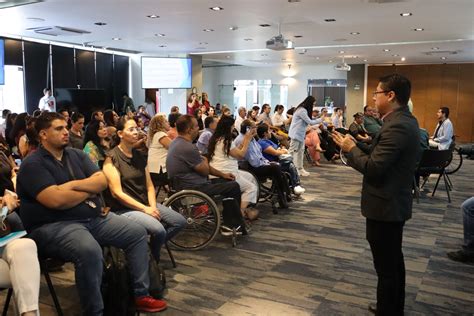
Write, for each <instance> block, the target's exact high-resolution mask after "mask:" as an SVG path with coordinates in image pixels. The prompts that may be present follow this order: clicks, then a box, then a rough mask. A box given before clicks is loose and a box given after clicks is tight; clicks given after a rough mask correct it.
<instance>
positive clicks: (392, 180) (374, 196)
mask: <svg viewBox="0 0 474 316" xmlns="http://www.w3.org/2000/svg"><path fill="white" fill-rule="evenodd" d="M410 92H411V83H410V81H409V80H408V79H407V78H405V77H403V76H401V75H399V74H393V75H388V76H385V77H382V78H380V80H379V84H378V86H377V89H376V91H374V92H373V99H374V102H375V106H376V107H377V109H378V111H379V112H380V115H382V120H383V121H384V124H383V125H382V128H381V129H380V132H379V133H378V135H377V136H376V137H375V139H374V140H373V143H372V147H371V148H370V150H369V152H368V153H367V152H364V151H362V150H361V149H360V148H359V147H357V146H356V143H355V141H354V138H353V137H352V136H350V135H345V136H343V135H342V134H340V133H337V132H334V134H333V138H334V141H335V142H336V143H337V144H338V145H339V147H341V149H342V150H343V151H344V152H345V153H346V157H347V161H348V163H349V165H350V166H351V167H353V168H354V169H356V170H358V171H359V172H360V173H362V174H363V175H364V178H363V183H362V199H361V209H362V215H363V216H365V217H366V237H367V240H368V242H369V244H370V249H371V251H372V256H373V261H374V266H375V271H376V272H377V277H378V283H377V305H376V306H375V305H374V304H370V305H369V310H370V311H372V312H374V313H376V314H377V315H403V310H404V305H405V263H404V259H403V252H402V237H403V227H404V225H405V221H407V220H409V219H410V218H411V215H412V203H413V196H412V186H413V176H414V173H415V168H416V163H417V161H418V157H419V155H420V153H421V152H420V133H419V127H418V122H417V120H416V118H415V117H414V116H413V115H412V114H411V113H410V111H409V110H408V105H407V103H408V99H409V98H410Z"/></svg>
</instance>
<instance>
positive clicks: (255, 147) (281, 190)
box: [234, 120, 291, 206]
mask: <svg viewBox="0 0 474 316" xmlns="http://www.w3.org/2000/svg"><path fill="white" fill-rule="evenodd" d="M252 128H255V123H254V122H252V121H250V120H245V121H243V122H242V124H241V125H240V134H239V136H237V138H236V139H235V140H234V145H235V147H240V146H242V145H243V143H244V137H245V134H246V133H247V130H251V129H252ZM244 160H245V161H247V162H248V163H249V167H250V171H251V172H252V173H254V174H255V175H256V176H257V177H268V178H271V179H272V181H273V182H274V183H275V185H276V188H277V194H278V200H279V204H280V206H283V205H285V204H286V203H285V202H284V199H288V198H289V197H290V194H291V192H290V188H289V186H288V184H287V181H286V179H285V175H284V174H283V173H282V170H281V167H280V165H279V164H278V163H276V162H273V163H272V162H270V161H269V160H268V159H266V158H265V157H263V155H262V149H261V147H260V145H259V144H258V143H257V141H256V140H255V139H252V140H251V141H250V144H249V148H248V150H247V153H246V154H245V157H244Z"/></svg>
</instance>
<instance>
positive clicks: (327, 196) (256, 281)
mask: <svg viewBox="0 0 474 316" xmlns="http://www.w3.org/2000/svg"><path fill="white" fill-rule="evenodd" d="M309 171H310V172H311V176H310V177H307V178H303V185H304V187H305V188H306V189H307V191H306V193H305V194H304V198H301V199H299V200H297V201H294V202H292V203H291V205H290V209H289V210H281V211H280V213H279V214H277V215H274V214H272V212H271V209H270V208H269V207H268V206H265V205H264V206H262V207H261V211H262V212H261V213H262V214H261V218H260V219H259V220H258V221H257V222H255V224H254V225H253V228H252V231H251V234H250V236H248V237H242V238H240V239H239V241H238V245H237V247H236V248H232V246H231V242H230V240H229V239H227V238H224V237H221V236H218V237H217V238H216V240H215V241H214V242H213V243H212V244H211V245H210V246H209V247H208V248H206V249H204V250H201V251H196V252H191V251H188V252H183V251H174V255H175V257H176V260H177V263H178V267H177V268H175V269H173V268H172V267H171V263H170V261H169V257H168V255H167V254H166V253H165V252H163V256H162V257H163V264H164V267H165V269H166V273H167V279H168V286H169V288H168V290H167V294H166V299H167V301H168V304H169V308H168V310H167V311H165V312H163V313H162V314H163V315H189V314H197V315H368V314H369V312H368V311H367V304H368V303H369V302H373V301H375V291H376V287H375V286H376V277H375V272H374V269H373V265H372V256H371V253H370V249H369V246H368V243H367V241H366V240H365V219H364V218H363V217H362V216H361V215H360V206H359V201H360V190H361V176H360V175H359V174H358V173H357V172H356V171H354V170H352V169H351V168H349V167H345V166H343V165H341V164H340V163H339V164H336V165H334V164H329V163H324V164H323V166H322V167H320V168H309ZM473 174H474V161H470V160H468V161H465V162H464V164H463V166H462V169H461V170H460V171H458V172H457V173H456V174H454V175H453V176H452V177H451V179H452V182H453V184H454V189H453V191H452V196H451V198H452V203H451V204H448V202H447V196H446V192H445V191H444V185H441V186H440V188H439V190H438V191H437V192H436V195H435V197H431V194H429V195H424V196H423V197H422V198H421V199H420V203H419V204H416V202H415V204H414V214H413V218H412V219H411V220H410V221H408V222H407V224H406V226H405V234H404V241H403V250H404V254H405V260H406V268H407V287H406V308H405V310H406V314H407V315H473V312H474V265H466V264H461V263H456V262H453V261H450V260H449V259H448V258H447V257H446V252H447V251H451V250H457V249H458V248H459V247H460V244H461V243H462V217H461V211H460V204H461V203H462V202H463V201H464V200H465V199H467V198H468V197H470V196H472V195H473V192H474V185H473V181H472V175H473ZM434 183H435V179H433V178H430V181H429V182H428V184H427V185H426V188H427V189H428V190H432V188H433V187H434ZM52 277H53V283H54V284H55V288H56V290H57V292H58V293H59V296H60V302H61V304H62V306H63V308H64V310H65V315H78V314H79V306H78V298H77V293H76V289H75V286H74V272H73V269H72V267H71V266H70V265H68V266H66V269H65V270H64V271H63V272H59V273H53V274H52ZM4 296H5V292H3V293H2V300H3V298H4ZM40 301H41V306H40V308H41V314H42V315H55V313H54V309H53V308H52V306H51V305H52V301H51V298H50V296H49V293H48V290H47V287H46V286H45V284H42V287H41V298H40ZM12 310H13V309H12ZM12 310H11V311H10V313H9V315H13V312H12Z"/></svg>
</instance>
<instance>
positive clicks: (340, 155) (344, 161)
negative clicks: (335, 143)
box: [339, 149, 348, 166]
mask: <svg viewBox="0 0 474 316" xmlns="http://www.w3.org/2000/svg"><path fill="white" fill-rule="evenodd" d="M339 158H340V159H341V161H342V163H343V164H344V165H345V166H348V164H347V157H346V156H345V155H344V152H343V151H342V149H341V150H340V151H339Z"/></svg>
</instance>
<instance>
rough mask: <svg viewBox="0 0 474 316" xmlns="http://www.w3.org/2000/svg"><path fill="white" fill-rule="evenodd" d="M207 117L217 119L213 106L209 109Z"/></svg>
mask: <svg viewBox="0 0 474 316" xmlns="http://www.w3.org/2000/svg"><path fill="white" fill-rule="evenodd" d="M206 116H212V117H217V115H216V109H214V107H213V106H212V105H211V106H210V107H209V108H208V109H207V112H206Z"/></svg>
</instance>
